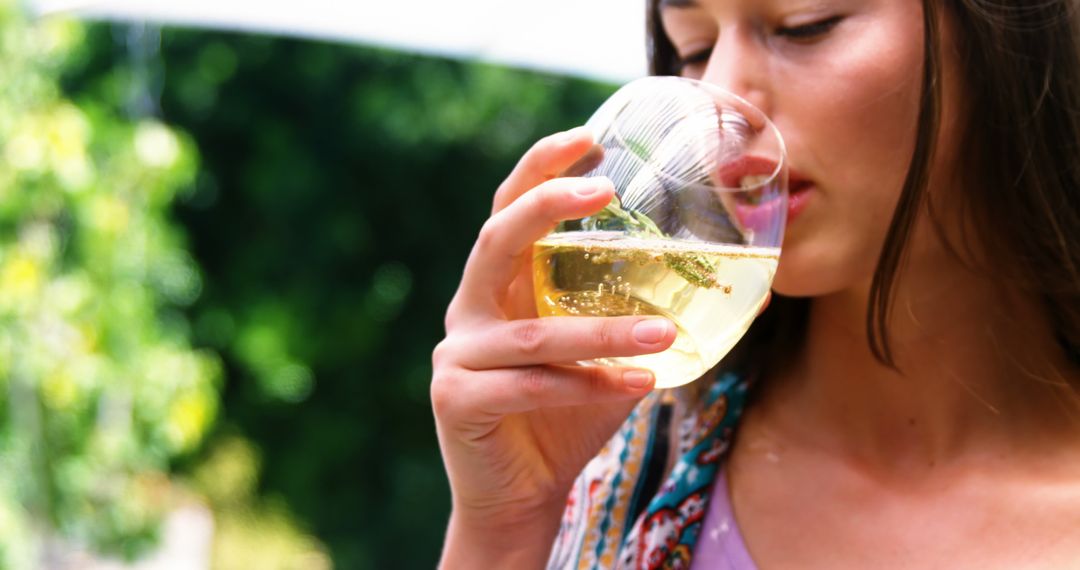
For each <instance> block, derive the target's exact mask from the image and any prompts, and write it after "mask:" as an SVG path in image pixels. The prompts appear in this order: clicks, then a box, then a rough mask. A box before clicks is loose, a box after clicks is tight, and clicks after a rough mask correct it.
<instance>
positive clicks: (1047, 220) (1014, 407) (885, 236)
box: [431, 0, 1080, 568]
mask: <svg viewBox="0 0 1080 570" xmlns="http://www.w3.org/2000/svg"><path fill="white" fill-rule="evenodd" d="M1074 9H1075V6H1074V2H1072V1H1070V0H1044V1H1040V2H1033V3H1016V2H1005V1H1000V2H998V1H993V0H946V1H944V2H933V1H931V0H923V1H922V2H920V1H919V0H816V1H813V2H806V1H803V0H765V1H760V0H650V6H649V15H650V24H649V25H650V48H651V58H652V65H653V72H654V73H657V74H681V75H685V76H689V77H697V78H701V79H703V80H705V81H709V82H713V83H716V84H719V85H721V86H723V87H726V88H727V89H729V90H732V91H734V92H736V93H739V94H741V95H742V96H744V97H746V98H747V99H749V100H750V101H751V102H753V103H755V104H756V105H757V106H759V107H760V108H762V109H763V110H764V111H765V112H766V113H767V114H768V115H769V116H770V117H771V118H772V119H773V121H774V122H775V123H776V125H777V126H778V127H779V129H780V131H781V132H782V133H783V134H784V136H785V140H786V142H787V144H788V150H789V158H790V162H791V165H792V168H793V170H794V171H796V172H797V173H798V177H799V178H801V179H804V180H807V181H809V182H808V183H806V184H803V185H800V186H799V187H797V188H792V192H793V201H795V202H797V203H799V204H800V206H799V210H800V211H799V212H798V215H797V216H793V218H794V219H792V220H791V221H790V223H789V226H788V228H787V234H786V237H785V242H784V249H783V254H782V257H781V262H780V267H779V270H778V273H777V275H776V280H775V283H774V291H775V293H777V295H776V297H775V298H774V300H773V302H772V304H771V306H770V307H769V308H768V309H767V310H766V311H765V312H764V313H763V314H762V315H761V316H760V317H759V319H758V321H757V322H756V323H755V325H754V326H753V327H752V329H751V331H750V332H749V333H748V335H747V336H746V338H744V339H743V341H742V342H741V343H740V345H739V347H737V349H736V350H735V351H734V352H733V353H732V354H731V355H729V357H728V358H727V359H725V361H724V362H722V363H721V365H720V367H719V369H718V371H717V372H716V373H714V374H710V375H707V376H706V377H704V378H702V379H701V380H699V381H697V382H696V383H694V384H692V385H691V386H690V387H688V388H687V389H684V390H680V391H678V392H675V393H670V392H663V393H662V392H655V393H654V392H650V388H651V386H652V377H651V375H650V374H649V373H647V372H643V371H636V370H618V369H610V368H579V367H573V366H566V365H562V364H560V363H566V362H573V361H575V360H579V359H587V358H595V357H601V356H614V355H630V354H643V353H649V352H656V351H659V350H663V349H664V348H666V347H667V346H668V345H670V344H671V342H672V340H673V338H674V328H673V327H672V325H671V324H670V323H668V322H667V321H665V320H663V319H655V318H645V317H622V318H595V319H594V318H569V319H542V320H540V319H535V312H534V311H533V309H532V308H531V304H532V298H531V291H530V284H529V275H530V274H529V260H530V244H531V242H532V241H534V240H536V239H538V238H540V237H541V236H543V235H544V234H545V233H546V232H547V231H548V230H549V229H550V228H552V227H553V226H554V224H555V223H556V222H557V221H559V220H563V219H572V218H577V217H581V216H583V215H587V214H590V213H592V212H595V211H597V210H599V209H600V208H601V207H602V206H603V205H604V204H606V203H607V201H608V200H609V198H610V197H611V194H612V192H613V190H612V188H611V186H610V184H608V183H605V182H602V181H598V180H582V179H572V178H555V177H556V176H557V175H558V173H560V172H561V171H562V170H564V169H565V168H566V167H567V166H569V165H570V164H572V163H573V162H574V161H575V160H576V159H577V158H579V157H580V156H581V155H582V154H583V153H584V152H585V151H586V149H587V148H588V146H589V144H590V138H589V134H588V133H587V132H583V131H582V130H572V131H569V132H567V133H563V134H562V135H559V136H555V137H551V138H548V139H545V140H543V141H541V142H540V143H538V144H537V145H536V146H535V147H534V148H533V149H532V150H530V151H529V152H528V153H527V154H526V155H525V157H524V158H523V159H522V161H521V163H520V164H519V165H518V167H517V168H516V169H515V170H514V172H513V173H511V175H510V177H509V178H508V179H507V180H506V182H505V183H504V184H503V185H502V186H501V187H500V188H499V190H498V192H497V193H496V195H495V200H494V208H493V212H492V217H491V219H490V220H489V221H488V223H487V224H486V225H485V227H484V228H483V230H482V231H481V233H480V237H479V239H478V240H477V243H476V246H475V248H474V250H473V253H472V255H471V256H470V259H469V261H468V264H467V266H466V269H465V273H464V277H463V279H462V283H461V287H460V289H459V291H458V293H457V295H456V296H455V298H454V300H453V302H452V303H451V306H450V308H449V311H448V313H447V318H446V325H447V337H446V339H445V340H444V341H443V342H442V343H440V345H439V346H438V348H437V349H436V351H435V354H434V357H433V361H434V365H435V374H434V380H433V383H432V388H431V390H432V399H433V405H434V409H435V415H436V420H437V426H438V432H439V438H440V444H441V447H442V452H443V456H444V460H445V464H446V468H447V472H448V474H449V478H450V483H451V488H452V492H453V512H452V515H451V520H450V526H449V529H448V533H447V538H446V545H445V551H444V556H443V566H444V567H446V568H536V567H541V566H543V565H544V564H545V563H548V564H549V565H550V566H552V567H575V568H577V567H587V568H593V567H597V568H607V567H614V566H620V567H633V568H637V567H678V568H686V567H690V566H694V567H696V568H706V567H708V568H717V567H752V566H753V565H754V564H756V565H758V566H760V567H764V568H792V567H798V568H810V567H822V568H866V567H887V568H892V567H914V568H922V567H931V566H933V567H949V568H952V567H980V568H989V567H1008V568H1016V567H1024V568H1064V567H1076V566H1080V532H1076V531H1077V529H1080V398H1078V397H1077V395H1078V392H1077V387H1078V386H1080V207H1078V206H1080V55H1078V54H1080V41H1078V39H1080V36H1078V32H1077V16H1076V15H1075V14H1074ZM744 406H745V407H744ZM620 425H621V427H620ZM605 443H606V445H605ZM590 459H591V461H590ZM575 479H576V480H577V482H576V483H575V482H574V481H575ZM568 495H569V497H570V501H569V504H567V502H566V497H567V496H568ZM552 544H555V547H554V549H553V548H552Z"/></svg>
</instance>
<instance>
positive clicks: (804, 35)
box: [775, 16, 843, 41]
mask: <svg viewBox="0 0 1080 570" xmlns="http://www.w3.org/2000/svg"><path fill="white" fill-rule="evenodd" d="M842 19H843V18H842V17H840V16H833V17H831V18H825V19H824V20H818V21H817V22H811V23H809V24H805V25H802V26H794V27H791V28H777V29H776V32H775V33H776V35H778V36H781V37H785V38H789V39H792V40H796V41H798V40H812V39H814V38H816V37H818V36H821V35H824V34H826V33H828V32H829V31H830V30H832V29H833V28H835V27H836V25H837V24H839V23H840V20H842Z"/></svg>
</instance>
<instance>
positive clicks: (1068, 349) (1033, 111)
mask: <svg viewBox="0 0 1080 570" xmlns="http://www.w3.org/2000/svg"><path fill="white" fill-rule="evenodd" d="M922 3H923V22H924V38H923V46H924V51H923V69H922V88H921V95H920V108H919V114H918V123H917V130H916V137H915V147H914V151H913V153H912V157H911V162H910V165H909V169H908V173H907V177H906V179H905V181H904V185H903V190H902V191H901V194H900V198H899V201H898V203H897V207H896V211H895V213H894V214H893V218H892V221H891V223H890V225H889V229H888V233H887V235H886V239H885V243H884V246H883V248H882V251H881V255H880V257H879V259H878V264H877V269H876V271H875V273H874V277H873V281H872V287H871V294H870V301H869V303H870V304H869V307H868V312H867V321H866V331H867V339H868V342H869V345H870V348H871V350H872V351H873V353H874V355H875V357H877V359H878V360H879V361H881V362H882V363H884V364H886V365H889V366H895V363H894V361H893V355H892V351H891V349H890V344H889V328H888V321H889V316H890V312H891V308H892V294H893V289H894V285H895V283H896V281H897V278H898V277H899V275H900V273H901V271H902V270H903V266H904V259H905V252H906V248H907V244H908V237H909V235H910V233H911V228H912V227H913V226H914V223H915V220H916V218H917V216H918V215H919V212H920V211H922V210H924V209H925V208H926V196H927V185H928V181H929V175H930V170H931V166H932V163H933V156H934V151H935V149H934V144H935V141H936V139H937V133H938V128H939V123H940V116H941V64H940V57H941V56H940V49H941V48H940V34H939V28H940V23H939V19H940V17H941V15H942V14H944V13H946V12H942V11H940V10H942V8H944V10H945V11H947V13H948V14H949V16H950V18H951V20H950V23H952V24H954V25H955V29H956V32H957V35H958V41H957V42H956V43H957V49H958V50H959V57H960V60H961V65H960V68H961V69H962V70H963V73H964V77H963V78H962V81H964V82H965V86H966V88H967V91H968V92H969V93H972V94H974V95H973V96H971V97H970V98H969V100H967V101H966V103H967V105H968V107H967V112H968V113H969V116H970V117H972V118H973V120H971V121H969V122H968V124H967V128H966V129H965V131H964V132H963V133H962V134H961V140H960V144H959V147H960V157H959V159H960V161H961V162H960V163H961V164H963V165H964V168H965V184H964V185H963V187H962V188H959V190H960V192H962V193H963V194H962V195H961V196H959V200H961V202H962V204H963V206H964V208H965V212H964V213H965V214H966V217H965V220H966V221H967V223H968V224H969V225H970V227H971V229H972V230H973V232H972V236H971V237H972V238H974V239H975V240H976V241H977V243H978V244H980V246H981V247H980V249H982V250H984V251H989V252H992V254H993V260H992V265H993V267H992V270H993V271H994V273H995V275H996V276H997V278H999V279H1004V280H1007V281H1005V282H1007V283H1009V285H1010V286H1011V287H1013V288H1015V289H1017V290H1019V291H1021V292H1022V293H1024V294H1026V295H1030V296H1032V297H1033V298H1037V299H1039V300H1041V302H1042V305H1043V307H1044V309H1045V311H1046V314H1047V318H1048V321H1049V322H1050V323H1051V326H1052V327H1053V330H1054V334H1055V338H1056V339H1057V341H1058V343H1059V345H1060V347H1061V350H1062V351H1064V353H1065V355H1066V356H1067V358H1068V359H1069V361H1070V362H1072V363H1073V364H1074V365H1080V29H1078V25H1080V22H1078V20H1077V18H1076V17H1075V16H1076V14H1075V13H1074V8H1073V4H1074V2H1073V0H1040V1H1038V2H1031V3H1030V4H1028V3H1023V4H1024V5H1021V3H1018V2H1012V1H1010V0H945V1H944V4H941V3H939V2H933V1H932V0H923V2H922ZM646 25H647V37H648V51H649V60H650V61H649V69H650V72H651V73H652V74H654V75H674V74H676V73H677V70H678V68H679V62H678V56H677V54H676V52H675V48H674V47H673V45H672V44H671V41H670V40H669V39H668V37H667V35H666V34H665V32H664V29H663V26H662V23H661V20H660V3H659V0H649V2H648V12H647V23H646ZM946 245H947V246H948V247H949V248H950V249H951V250H952V251H954V252H956V251H957V248H956V247H954V246H953V245H950V244H946ZM808 307H809V302H808V300H806V299H796V298H786V297H781V296H774V298H773V302H772V303H771V304H770V306H769V308H768V309H767V310H766V311H765V312H764V313H763V314H762V315H761V316H760V317H759V318H758V320H757V321H755V323H754V325H753V326H752V327H751V329H750V331H749V332H748V333H747V335H746V337H745V338H744V339H743V341H742V342H740V343H739V346H738V347H737V348H736V350H734V351H732V354H731V355H730V356H729V358H728V359H727V361H726V363H725V366H734V367H738V368H752V373H762V374H765V375H768V374H769V373H771V372H772V371H773V370H775V369H777V368H778V367H780V366H783V365H784V364H786V362H785V357H787V356H790V355H793V354H795V353H796V351H795V350H793V349H794V348H795V347H797V346H799V345H800V344H801V342H802V338H803V337H804V336H805V328H806V318H807V314H808V311H807V309H808Z"/></svg>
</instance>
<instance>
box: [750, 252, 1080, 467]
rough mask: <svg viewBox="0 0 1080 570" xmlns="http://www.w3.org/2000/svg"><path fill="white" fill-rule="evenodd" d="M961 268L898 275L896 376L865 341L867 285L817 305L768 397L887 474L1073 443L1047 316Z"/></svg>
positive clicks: (1076, 412) (893, 336)
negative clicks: (802, 339)
mask: <svg viewBox="0 0 1080 570" xmlns="http://www.w3.org/2000/svg"><path fill="white" fill-rule="evenodd" d="M956 265H957V264H953V267H952V268H951V269H949V270H945V271H941V270H940V268H939V270H937V271H932V272H931V271H924V272H909V273H907V274H906V275H905V276H904V277H903V281H902V282H901V283H900V284H899V287H898V289H897V291H896V297H895V299H896V301H895V303H894V305H893V307H894V309H893V313H892V315H891V318H890V320H889V331H890V339H889V341H890V346H891V348H892V351H893V355H894V358H895V363H896V365H897V369H896V370H894V369H891V368H889V367H888V366H885V365H883V364H882V363H880V362H879V361H877V360H876V359H875V358H874V356H873V354H872V352H871V350H870V347H869V344H868V342H867V338H866V324H865V323H866V306H867V298H868V291H869V287H868V286H864V287H861V288H859V289H857V290H849V291H844V292H841V293H837V294H833V295H828V296H824V297H819V298H816V299H814V300H813V302H812V304H811V309H810V315H809V322H808V327H807V331H806V343H805V345H804V347H803V349H802V351H801V353H800V355H799V356H798V358H796V359H795V361H794V363H793V365H792V367H791V368H790V370H789V372H788V373H787V374H784V375H783V376H782V378H781V379H780V382H779V383H778V384H777V386H776V388H777V389H775V390H770V392H769V393H770V397H768V398H767V399H772V400H774V403H775V404H777V405H779V406H781V408H778V409H782V410H785V411H786V412H785V413H788V414H789V416H791V415H792V414H793V416H791V419H795V417H797V418H798V419H797V424H798V425H802V426H811V427H812V428H815V429H810V430H805V433H807V434H811V433H812V434H813V435H812V436H808V437H814V438H817V439H816V441H815V444H816V445H822V446H824V447H826V448H829V449H831V450H832V451H836V452H839V453H843V454H845V455H847V456H849V457H852V458H854V459H855V460H857V461H860V462H865V463H867V464H869V465H871V466H877V467H881V468H886V469H888V470H890V471H896V470H898V469H899V470H904V471H907V470H923V469H927V468H932V467H933V466H934V465H936V464H940V463H942V462H945V461H955V460H962V459H964V458H965V457H970V456H971V455H972V454H986V453H994V454H1003V453H1004V454H1012V453H1014V452H1018V451H1019V450H1021V449H1030V448H1031V446H1032V445H1035V447H1036V448H1038V447H1042V446H1041V445H1039V444H1040V443H1045V444H1046V445H1049V446H1055V445H1060V442H1061V440H1060V438H1061V437H1068V438H1071V441H1074V442H1075V441H1078V439H1077V438H1078V437H1080V421H1078V418H1080V399H1078V398H1077V397H1076V396H1075V394H1074V393H1072V392H1071V391H1070V389H1069V388H1067V384H1068V382H1070V381H1072V382H1073V383H1074V384H1073V385H1074V386H1075V385H1077V384H1075V382H1076V381H1077V380H1078V378H1077V375H1076V371H1075V369H1072V370H1070V368H1069V365H1068V363H1067V362H1065V360H1064V358H1063V356H1062V355H1061V354H1060V350H1058V347H1057V344H1056V343H1055V342H1054V339H1053V335H1052V333H1051V330H1050V327H1049V325H1047V323H1046V320H1045V315H1044V314H1043V312H1042V311H1040V310H1039V308H1038V306H1037V304H1036V303H1035V302H1033V301H1031V300H1025V299H1021V298H1007V297H1006V295H1005V294H1003V293H1001V292H1000V291H999V290H1000V287H999V286H998V284H994V283H990V282H988V281H987V280H986V279H985V278H982V277H980V276H978V275H975V274H974V273H972V272H970V271H967V270H965V269H962V268H958V267H956ZM920 277H924V278H922V279H920Z"/></svg>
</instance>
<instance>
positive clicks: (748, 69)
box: [701, 29, 772, 115]
mask: <svg viewBox="0 0 1080 570" xmlns="http://www.w3.org/2000/svg"><path fill="white" fill-rule="evenodd" d="M725 32H726V33H723V34H721V36H720V37H719V38H718V39H717V40H716V45H715V46H713V52H712V55H711V56H710V57H709V61H708V63H707V64H706V66H705V70H704V73H703V74H702V77H701V80H702V81H705V82H707V83H712V84H714V85H717V86H719V87H721V88H723V89H726V90H728V91H730V92H732V93H734V94H736V95H738V96H740V97H742V98H743V99H746V100H747V101H749V102H750V104H751V105H754V106H755V107H757V108H758V109H760V110H761V111H762V112H763V113H765V114H766V115H770V114H771V111H772V110H771V109H770V105H771V101H770V99H771V98H770V96H769V95H770V93H769V85H768V72H769V70H768V59H767V58H766V57H765V54H764V48H763V47H762V46H761V45H760V40H759V39H758V38H755V37H754V34H753V33H751V32H748V31H743V30H740V29H728V30H725Z"/></svg>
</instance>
